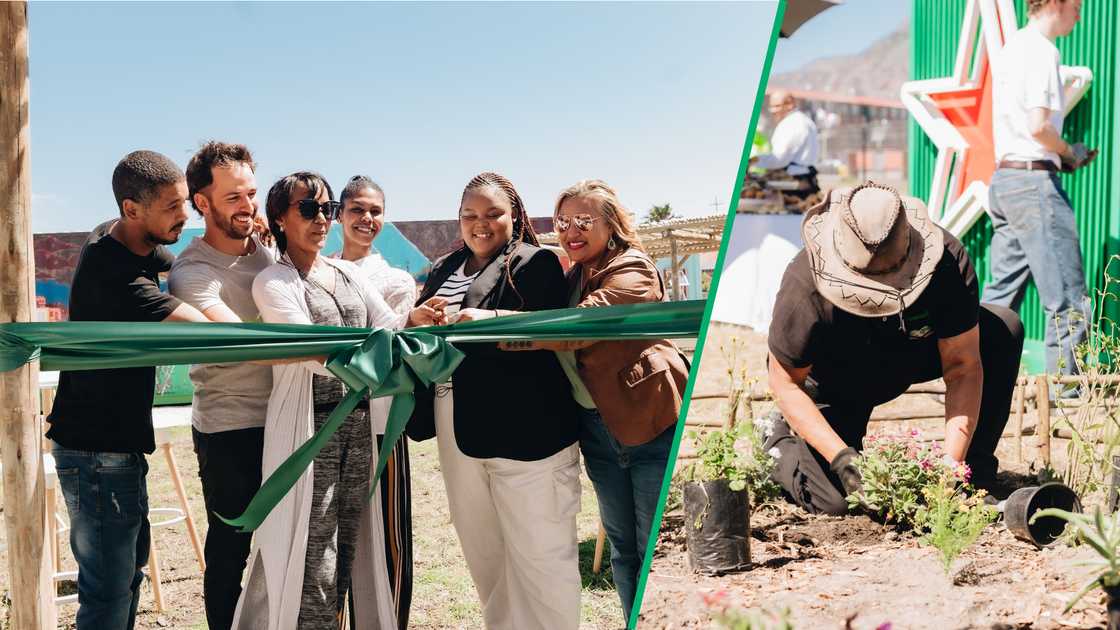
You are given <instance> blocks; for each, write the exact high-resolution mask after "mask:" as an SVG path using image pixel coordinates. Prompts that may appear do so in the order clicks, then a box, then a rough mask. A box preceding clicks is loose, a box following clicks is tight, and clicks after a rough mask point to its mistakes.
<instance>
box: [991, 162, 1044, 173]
mask: <svg viewBox="0 0 1120 630" xmlns="http://www.w3.org/2000/svg"><path fill="white" fill-rule="evenodd" d="M997 168H1015V169H1019V170H1022V171H1057V170H1058V167H1057V166H1055V165H1054V163H1053V162H1051V161H1050V160H1031V161H1029V162H1018V161H1016V160H1000V162H999V166H998V167H997Z"/></svg>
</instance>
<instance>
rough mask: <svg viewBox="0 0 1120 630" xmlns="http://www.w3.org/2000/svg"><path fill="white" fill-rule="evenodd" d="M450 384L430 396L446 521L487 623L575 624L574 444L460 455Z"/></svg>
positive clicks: (522, 628)
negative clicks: (547, 452) (530, 454)
mask: <svg viewBox="0 0 1120 630" xmlns="http://www.w3.org/2000/svg"><path fill="white" fill-rule="evenodd" d="M453 409H454V404H453V401H452V392H450V391H448V392H447V393H446V394H445V395H443V396H437V398H436V401H435V415H436V436H437V440H438V442H439V463H440V468H441V470H442V472H443V483H444V486H445V487H446V488H447V502H448V504H449V507H450V509H451V522H452V523H453V524H454V525H455V531H456V533H457V534H458V535H459V543H460V544H461V545H462V547H463V556H464V557H465V558H466V560H467V567H468V568H469V569H470V572H471V578H472V579H473V580H474V585H475V588H476V589H477V590H478V598H479V600H480V601H481V603H482V616H483V619H484V620H485V621H486V627H487V628H488V629H489V630H535V629H538V628H539V629H542V630H568V629H571V630H575V629H576V628H578V627H579V620H580V606H579V598H580V591H581V582H580V575H579V552H578V547H577V543H576V514H577V513H578V512H579V495H580V480H579V445H578V444H572V445H571V446H569V447H567V448H565V449H563V450H561V451H560V452H558V453H556V454H554V455H551V456H549V457H546V458H544V459H541V460H537V461H532V462H522V461H517V460H513V459H503V458H499V457H494V458H489V459H477V458H474V457H469V456H467V455H464V454H463V452H462V451H460V450H459V447H458V445H457V444H456V442H455V428H454V413H453Z"/></svg>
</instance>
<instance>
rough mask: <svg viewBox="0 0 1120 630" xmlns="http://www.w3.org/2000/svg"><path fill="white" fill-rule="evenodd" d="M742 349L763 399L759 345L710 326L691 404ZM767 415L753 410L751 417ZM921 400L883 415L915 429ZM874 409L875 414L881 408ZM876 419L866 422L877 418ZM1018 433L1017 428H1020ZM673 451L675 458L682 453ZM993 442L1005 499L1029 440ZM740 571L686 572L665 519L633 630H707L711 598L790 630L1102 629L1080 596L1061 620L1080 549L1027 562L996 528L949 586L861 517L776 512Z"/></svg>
mask: <svg viewBox="0 0 1120 630" xmlns="http://www.w3.org/2000/svg"><path fill="white" fill-rule="evenodd" d="M733 337H737V338H739V339H740V340H741V341H743V342H744V343H746V350H745V354H744V355H742V356H744V357H745V360H746V361H747V365H748V373H749V375H750V376H752V377H755V378H757V379H758V382H757V383H756V385H755V387H754V389H755V391H756V393H762V392H764V391H765V382H764V379H763V376H764V372H763V370H764V359H765V353H766V349H765V337H764V336H762V335H759V334H757V333H754V332H753V331H751V330H750V329H745V328H738V327H734V326H728V325H718V324H713V325H712V327H711V328H710V330H709V338H708V341H707V343H706V345H705V349H704V356H703V360H702V361H701V366H700V379H701V380H700V383H701V385H700V386H698V387H697V391H698V392H712V393H716V392H721V391H725V390H726V388H727V383H728V377H727V365H728V360H727V356H725V354H724V353H723V352H721V351H720V348H721V347H723V348H724V349H727V348H730V347H731V346H732V338H733ZM770 404H771V403H766V402H762V403H756V406H755V409H754V411H755V413H762V412H764V411H765V410H766V409H768V408H769V405H770ZM939 404H940V403H939V401H937V400H936V398H935V397H933V396H929V395H908V396H906V397H904V400H900V401H897V402H895V403H892V404H891V405H890V406H889V407H890V409H889V410H890V411H897V412H899V413H901V414H903V415H906V414H909V415H912V416H915V417H923V416H925V415H926V414H929V413H933V412H937V411H938V410H939V409H940V407H939ZM885 407H886V406H885ZM882 411H884V410H883V409H880V410H877V413H881V412H882ZM724 413H726V411H725V404H724V402H723V401H722V400H720V399H718V398H711V399H705V400H697V401H694V402H693V404H692V406H691V408H690V413H689V418H688V419H689V421H690V422H696V421H698V420H702V419H706V420H719V419H722V417H723V414H724ZM940 424H941V422H940V421H938V420H936V419H934V420H924V421H918V422H906V421H902V422H897V421H892V422H873V423H872V425H871V429H870V432H872V433H876V432H889V433H898V432H901V431H904V430H909V429H910V428H918V429H919V430H920V431H922V432H923V434H929V435H933V436H940V435H941V433H939V432H940V431H941V427H940V426H939V425H940ZM1028 424H1029V422H1028ZM1053 448H1054V451H1053V452H1054V456H1055V462H1054V464H1055V467H1056V468H1058V469H1059V470H1061V467H1062V465H1063V461H1062V457H1063V448H1064V446H1063V443H1062V442H1061V441H1058V440H1055V444H1054V447H1053ZM686 451H687V448H686V445H685V444H682V452H686ZM1017 452H1018V450H1017V445H1016V441H1015V440H1014V439H1011V438H1005V439H1004V440H1003V441H1002V442H1001V445H1000V450H999V452H998V455H999V456H1000V458H1001V462H1002V463H1003V468H1004V470H1005V471H1007V472H1006V473H1003V474H1001V481H1002V482H1003V484H1002V485H1005V486H1006V487H1007V488H1006V489H1007V490H1009V489H1010V488H1014V487H1020V486H1023V485H1031V484H1032V483H1033V471H1034V469H1035V468H1037V467H1038V462H1037V458H1038V452H1037V448H1036V444H1035V440H1034V438H1033V437H1032V436H1028V437H1025V438H1023V457H1022V460H1021V461H1018V460H1017V458H1016V454H1017ZM751 525H752V539H751V561H752V569H751V570H749V571H746V572H742V573H738V574H732V575H725V576H722V577H708V576H702V575H699V574H697V573H695V572H693V571H692V570H691V569H690V568H689V566H688V560H687V553H686V549H685V542H684V522H683V514H682V513H681V512H680V511H679V510H677V511H671V512H669V513H667V515H666V518H665V521H664V523H663V524H662V529H661V535H660V538H659V541H658V547H657V550H656V554H655V557H654V562H653V567H652V570H651V573H650V577H649V580H648V582H647V589H646V594H645V597H644V600H643V607H642V614H641V619H640V620H639V624H638V627H639V628H642V629H646V628H708V627H714V626H713V624H712V621H711V616H710V612H709V611H710V606H712V605H713V604H712V603H711V602H712V601H713V598H714V599H715V600H719V601H720V602H721V603H720V604H719V605H721V606H722V605H730V606H733V607H738V608H744V609H752V608H763V609H767V610H772V611H780V610H782V609H785V608H788V609H789V611H790V616H791V619H792V620H793V622H794V625H795V627H796V628H799V629H800V628H844V627H845V624H846V623H848V621H849V620H851V621H850V627H852V628H856V629H864V628H878V627H879V626H880V624H883V623H884V622H890V623H891V624H892V625H891V627H892V628H893V629H894V630H898V629H899V628H938V629H942V628H1093V627H1098V626H1100V625H1101V624H1102V623H1103V621H1104V606H1103V604H1102V602H1100V601H1099V598H1098V597H1097V596H1096V595H1091V596H1089V597H1086V598H1085V599H1083V600H1082V602H1081V603H1080V604H1079V605H1078V606H1077V607H1076V608H1075V609H1074V610H1073V611H1071V612H1070V613H1068V614H1063V613H1062V609H1063V608H1064V607H1065V604H1066V602H1067V601H1068V600H1069V598H1070V597H1071V596H1072V595H1073V594H1074V593H1075V592H1076V591H1077V590H1079V589H1080V587H1081V585H1082V584H1083V583H1084V579H1083V572H1082V570H1081V569H1079V568H1077V567H1076V566H1074V564H1075V562H1076V561H1077V560H1078V559H1079V558H1084V557H1085V554H1086V553H1088V552H1087V551H1086V550H1085V549H1079V548H1070V547H1066V546H1064V545H1060V544H1059V545H1058V546H1055V547H1052V548H1048V549H1045V550H1041V551H1040V550H1037V549H1036V548H1035V547H1034V546H1033V545H1030V544H1028V543H1025V542H1022V541H1019V540H1016V539H1015V538H1014V537H1013V536H1012V535H1011V534H1010V533H1009V532H1008V531H1007V530H1006V529H1005V528H1004V527H1003V525H1002V524H996V525H993V526H992V527H989V528H988V529H987V530H986V531H985V532H984V534H983V535H982V536H981V539H980V541H979V542H978V543H977V544H976V545H974V546H973V547H971V548H970V549H968V550H967V551H965V552H964V553H963V554H962V555H961V557H959V558H958V559H957V560H956V562H955V563H954V565H953V567H952V570H951V572H950V574H948V575H947V574H946V573H945V571H944V570H943V569H942V567H941V564H940V559H939V556H938V554H937V551H936V550H935V549H933V548H931V547H926V546H923V545H922V544H920V542H919V541H918V539H917V538H915V537H913V536H911V535H908V534H903V535H899V534H898V533H897V532H894V531H891V530H890V529H888V528H884V527H883V526H882V525H879V524H877V523H875V522H873V521H872V520H870V519H869V518H867V517H865V516H848V517H842V518H836V517H822V516H813V515H809V514H807V513H805V512H804V511H802V510H800V509H798V508H796V507H793V506H791V505H788V504H781V505H777V506H767V507H764V508H762V509H761V510H757V511H756V512H755V513H754V514H753V515H752V523H751Z"/></svg>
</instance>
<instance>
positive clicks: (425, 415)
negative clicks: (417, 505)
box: [408, 173, 581, 630]
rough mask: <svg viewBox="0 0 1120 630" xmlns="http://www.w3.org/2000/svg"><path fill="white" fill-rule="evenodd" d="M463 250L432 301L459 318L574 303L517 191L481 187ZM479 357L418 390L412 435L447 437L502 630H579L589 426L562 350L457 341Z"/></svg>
mask: <svg viewBox="0 0 1120 630" xmlns="http://www.w3.org/2000/svg"><path fill="white" fill-rule="evenodd" d="M459 228H460V231H461V234H462V238H463V245H462V247H460V248H458V249H457V250H455V251H453V252H451V253H450V254H448V255H447V256H444V257H443V258H441V259H440V260H438V261H436V263H435V264H434V265H433V268H432V271H431V274H429V276H428V281H427V283H426V284H425V285H424V288H423V290H422V291H421V292H420V301H421V302H423V301H424V300H427V299H429V298H431V297H434V296H439V297H442V298H444V299H446V300H447V303H446V305H445V307H444V308H445V312H446V314H447V317H448V319H449V320H451V321H455V320H458V321H464V320H477V319H483V318H486V317H494V316H497V315H501V314H503V313H505V312H510V311H536V310H544V309H554V308H562V307H564V306H565V305H566V303H567V287H566V284H565V281H564V272H563V269H562V268H561V266H560V261H559V260H558V259H557V257H556V256H555V255H554V254H553V253H552V252H550V251H548V250H546V249H542V248H540V247H538V245H537V237H536V234H535V233H534V232H533V227H532V225H530V224H529V216H528V214H527V213H526V212H525V206H524V204H523V203H522V201H521V197H520V195H518V194H517V191H516V190H515V189H514V187H513V184H511V183H510V182H509V180H507V179H506V178H505V177H502V176H501V175H498V174H497V173H482V174H481V175H478V176H477V177H475V178H473V179H472V180H471V181H470V182H468V184H467V186H466V189H465V190H464V191H463V196H462V199H461V201H460V204H459ZM456 347H458V348H459V349H460V350H462V351H463V353H464V354H465V355H466V357H465V358H464V359H463V362H462V363H461V364H460V365H459V367H458V369H457V370H456V371H455V373H454V375H453V376H452V378H451V380H449V381H448V382H447V383H446V384H441V385H437V386H436V387H435V388H434V389H428V390H422V391H417V394H416V411H415V412H414V414H413V417H412V421H411V422H410V423H409V425H408V433H409V435H410V436H411V437H412V438H413V439H427V438H430V437H433V436H435V437H437V439H438V441H439V460H440V468H441V470H442V472H443V481H444V484H445V486H446V488H447V500H448V504H449V507H450V511H451V521H452V523H453V524H454V525H455V531H456V532H457V533H458V535H459V542H460V544H461V545H462V548H463V556H464V557H465V558H466V561H467V566H468V568H469V569H470V572H471V578H472V579H473V580H474V584H475V588H476V589H477V590H478V596H479V599H480V600H481V604H482V615H483V618H484V619H485V622H486V626H487V628H490V629H491V630H504V629H511V630H512V629H515V630H533V629H538V628H540V629H548V630H565V629H568V628H571V629H574V628H577V627H578V626H579V618H580V608H579V597H580V589H581V582H580V575H579V565H578V550H577V545H576V513H577V512H579V494H580V485H579V484H580V482H579V450H578V446H577V445H576V440H577V438H578V437H579V422H578V417H579V416H578V415H577V410H576V408H575V403H574V402H573V400H572V395H571V388H570V387H569V385H568V382H567V379H566V378H565V376H564V371H563V369H562V368H561V367H560V363H559V362H558V360H557V358H556V355H555V354H554V353H552V352H547V351H542V352H502V351H500V350H498V348H497V346H496V344H493V343H463V344H456Z"/></svg>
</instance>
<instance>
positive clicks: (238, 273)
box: [167, 238, 276, 433]
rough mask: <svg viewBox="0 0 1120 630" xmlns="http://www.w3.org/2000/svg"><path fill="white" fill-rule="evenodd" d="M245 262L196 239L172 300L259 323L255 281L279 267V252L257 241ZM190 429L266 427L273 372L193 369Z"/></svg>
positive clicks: (177, 271) (179, 265)
mask: <svg viewBox="0 0 1120 630" xmlns="http://www.w3.org/2000/svg"><path fill="white" fill-rule="evenodd" d="M253 242H254V244H255V245H256V250H255V251H254V252H253V253H251V254H248V255H246V256H231V255H229V254H224V253H222V252H220V251H218V250H216V249H214V248H213V247H211V246H210V245H209V244H208V243H206V241H204V240H202V239H201V238H195V239H194V240H192V241H191V242H190V244H189V245H187V247H186V249H184V250H183V253H181V254H179V257H178V258H176V259H175V263H174V264H172V265H171V272H170V274H169V275H168V277H167V286H168V289H169V290H170V292H171V294H172V295H174V296H175V297H177V298H179V299H180V300H183V301H184V302H186V303H187V304H190V305H191V306H193V307H195V308H197V309H198V310H200V311H204V310H206V309H208V308H210V307H212V306H217V305H218V304H225V305H226V307H228V308H229V309H230V310H231V311H233V312H234V313H235V314H236V315H237V316H238V317H240V318H241V321H243V322H254V321H260V314H259V313H258V312H257V305H256V303H255V302H254V301H253V280H254V279H255V278H256V277H257V274H258V273H260V272H261V271H262V270H263V269H265V268H266V267H268V266H269V265H271V264H272V263H274V262H276V252H275V251H273V250H272V249H271V248H269V247H265V246H264V245H262V244H261V243H260V242H259V241H257V240H256V239H255V238H254V239H253ZM190 377H191V383H192V384H193V385H194V398H193V400H192V403H191V404H192V409H191V424H193V425H194V428H196V429H198V430H199V431H200V432H202V433H218V432H221V431H233V430H235V429H249V428H252V427H263V426H264V419H265V413H266V412H267V410H268V397H269V396H270V395H271V394H272V367H271V366H268V365H257V364H253V363H209V364H197V365H192V366H191V369H190Z"/></svg>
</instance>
